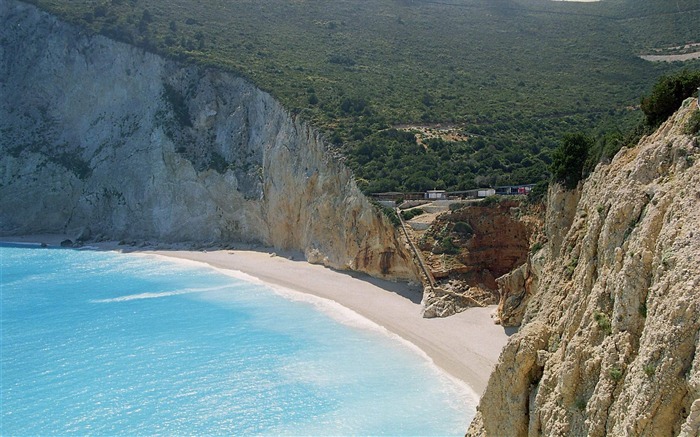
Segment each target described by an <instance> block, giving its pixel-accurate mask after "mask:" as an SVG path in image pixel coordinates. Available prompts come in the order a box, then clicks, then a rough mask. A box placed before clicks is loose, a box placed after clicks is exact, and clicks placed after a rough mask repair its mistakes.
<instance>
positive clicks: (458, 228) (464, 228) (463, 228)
mask: <svg viewBox="0 0 700 437" xmlns="http://www.w3.org/2000/svg"><path fill="white" fill-rule="evenodd" d="M452 231H453V232H455V233H457V234H460V235H461V236H463V237H469V236H470V235H473V234H474V229H472V227H471V226H470V225H469V223H466V222H457V223H455V224H454V226H453V227H452Z"/></svg>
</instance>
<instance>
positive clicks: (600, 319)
mask: <svg viewBox="0 0 700 437" xmlns="http://www.w3.org/2000/svg"><path fill="white" fill-rule="evenodd" d="M593 319H594V320H595V321H596V322H597V323H598V327H599V328H600V330H601V331H603V332H604V333H605V335H610V333H612V325H611V324H610V318H609V317H608V315H607V314H604V313H601V312H598V311H596V312H595V314H593Z"/></svg>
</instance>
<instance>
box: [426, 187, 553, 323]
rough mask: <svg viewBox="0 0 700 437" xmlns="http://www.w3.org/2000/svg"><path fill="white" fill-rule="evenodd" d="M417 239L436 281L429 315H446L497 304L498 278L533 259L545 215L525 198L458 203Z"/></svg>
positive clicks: (429, 300) (429, 291)
mask: <svg viewBox="0 0 700 437" xmlns="http://www.w3.org/2000/svg"><path fill="white" fill-rule="evenodd" d="M451 208H452V210H451V211H449V212H445V213H443V214H440V215H439V216H438V217H437V219H436V220H435V221H434V222H433V223H432V224H431V226H430V228H429V229H428V230H427V231H425V232H424V233H423V234H422V236H421V237H420V240H419V242H418V247H419V248H420V249H421V253H422V256H423V257H424V259H425V260H426V264H427V266H428V268H429V269H430V271H431V273H432V275H433V277H434V278H435V279H436V281H437V284H436V285H437V287H426V288H425V290H424V293H423V305H424V308H425V310H424V313H423V314H424V316H425V317H446V316H450V315H452V314H455V313H457V312H461V311H464V310H465V309H467V308H470V307H474V306H484V305H490V304H493V303H496V302H498V285H497V280H496V278H498V277H500V276H502V275H504V274H507V273H508V272H510V271H511V270H512V269H513V268H515V267H517V266H518V265H521V264H522V263H523V262H525V261H526V260H527V259H528V253H529V251H530V244H531V242H532V240H533V239H536V238H537V236H538V235H539V232H538V227H539V225H540V222H541V218H540V217H539V216H541V214H538V213H537V212H536V211H534V209H533V208H530V207H528V205H526V204H525V203H524V202H521V201H519V200H513V199H505V198H504V199H499V200H498V201H494V202H492V201H491V200H490V199H489V200H486V201H482V202H470V203H465V204H463V205H459V204H453V205H452V207H451Z"/></svg>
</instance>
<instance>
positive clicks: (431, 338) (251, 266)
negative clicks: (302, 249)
mask: <svg viewBox="0 0 700 437" xmlns="http://www.w3.org/2000/svg"><path fill="white" fill-rule="evenodd" d="M66 238H67V237H65V236H62V235H32V236H22V237H0V241H1V242H4V243H39V244H41V243H44V244H46V245H48V246H49V247H60V242H61V241H63V240H64V239H66ZM241 246H242V247H243V248H242V249H208V250H194V249H189V248H187V247H186V246H185V245H173V248H162V247H159V246H145V247H138V248H137V247H133V246H119V245H118V244H117V243H116V242H101V243H90V244H89V245H86V246H85V247H84V249H85V250H88V249H93V250H103V251H115V252H121V253H127V254H128V253H132V254H144V255H151V256H158V257H165V258H169V259H171V260H180V261H194V262H197V263H203V264H206V265H208V266H210V267H212V268H214V269H218V270H223V271H232V272H242V273H244V274H246V275H248V276H251V277H253V278H255V279H258V280H260V281H262V282H264V283H265V284H266V285H268V286H269V287H270V288H272V289H273V291H275V292H277V293H278V294H281V295H283V297H285V298H290V299H294V297H290V296H288V292H286V290H291V291H292V292H295V293H301V294H302V295H309V296H313V297H315V298H320V299H325V300H328V301H331V302H334V303H335V304H338V305H340V306H342V307H344V308H346V309H348V310H350V311H352V312H354V313H356V314H358V315H359V316H361V317H363V318H365V319H367V320H369V321H370V322H372V323H373V324H375V325H378V326H379V327H381V328H383V329H385V330H386V331H388V332H389V333H391V334H393V335H396V336H397V337H399V338H400V339H402V340H403V341H405V342H407V343H410V344H411V345H413V346H415V347H416V348H417V349H419V350H420V351H422V352H423V353H424V354H425V355H426V356H427V357H428V358H429V359H430V360H431V361H432V362H433V364H434V365H436V366H437V367H438V368H439V369H441V370H442V371H444V372H445V373H446V374H447V375H449V376H450V377H452V378H455V379H457V380H459V381H461V382H463V383H465V384H466V385H467V386H468V387H469V388H471V390H472V391H474V393H475V394H476V396H477V397H479V398H480V397H481V395H482V394H483V392H484V390H485V389H486V384H487V382H488V378H489V376H490V374H491V371H492V370H493V368H494V366H495V365H496V362H497V361H498V357H499V355H500V352H501V350H502V349H503V347H504V346H505V344H506V342H507V340H508V335H509V334H512V332H508V333H507V332H506V330H505V329H504V328H503V327H501V326H500V325H496V324H494V323H493V319H492V318H491V313H492V312H493V309H494V308H495V306H491V307H486V308H470V309H468V310H466V311H464V312H462V313H459V314H455V315H453V316H450V317H447V318H444V319H439V318H435V319H424V318H423V317H422V316H421V306H420V300H421V297H422V290H421V288H420V287H419V286H415V285H409V284H405V283H400V282H391V281H386V280H381V279H376V278H372V277H370V276H368V275H365V274H361V273H357V272H345V271H336V270H332V269H330V268H327V267H324V266H321V265H315V264H309V263H307V262H306V261H305V260H303V256H301V254H300V253H298V252H284V253H282V252H278V253H274V252H272V249H269V248H268V249H267V250H261V249H253V248H251V247H250V246H247V245H241ZM290 258H291V259H290ZM280 289H282V290H280ZM285 295H286V296H285ZM303 300H305V301H307V302H310V300H307V299H303ZM311 303H312V304H313V302H311Z"/></svg>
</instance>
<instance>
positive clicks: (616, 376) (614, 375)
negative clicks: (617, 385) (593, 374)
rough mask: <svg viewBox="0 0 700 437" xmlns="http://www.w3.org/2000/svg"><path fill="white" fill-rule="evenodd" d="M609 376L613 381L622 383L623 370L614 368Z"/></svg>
mask: <svg viewBox="0 0 700 437" xmlns="http://www.w3.org/2000/svg"><path fill="white" fill-rule="evenodd" d="M608 374H609V375H610V379H612V380H613V381H620V380H621V379H622V376H623V372H622V369H621V368H620V367H619V366H613V367H612V368H611V369H610V371H609V372H608Z"/></svg>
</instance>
